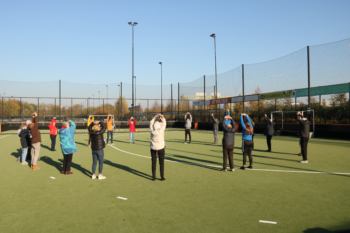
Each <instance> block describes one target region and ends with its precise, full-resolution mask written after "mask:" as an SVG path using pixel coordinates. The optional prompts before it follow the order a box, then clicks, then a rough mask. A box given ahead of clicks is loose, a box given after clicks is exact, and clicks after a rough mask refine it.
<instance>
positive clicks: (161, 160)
mask: <svg viewBox="0 0 350 233" xmlns="http://www.w3.org/2000/svg"><path fill="white" fill-rule="evenodd" d="M164 156H165V149H164V148H163V149H161V150H158V160H159V167H160V177H161V180H165V178H164Z"/></svg>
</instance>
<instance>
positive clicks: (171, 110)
mask: <svg viewBox="0 0 350 233" xmlns="http://www.w3.org/2000/svg"><path fill="white" fill-rule="evenodd" d="M170 111H171V119H173V117H174V116H173V84H171V110H170Z"/></svg>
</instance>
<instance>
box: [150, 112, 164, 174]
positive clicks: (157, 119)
mask: <svg viewBox="0 0 350 233" xmlns="http://www.w3.org/2000/svg"><path fill="white" fill-rule="evenodd" d="M149 128H150V133H151V156H152V176H153V181H155V180H156V167H157V154H158V160H159V166H160V176H161V179H160V180H161V181H163V180H165V178H164V155H165V141H164V131H165V128H166V120H165V118H164V116H163V115H161V114H157V115H155V116H154V117H153V119H152V120H151V122H150V126H149Z"/></svg>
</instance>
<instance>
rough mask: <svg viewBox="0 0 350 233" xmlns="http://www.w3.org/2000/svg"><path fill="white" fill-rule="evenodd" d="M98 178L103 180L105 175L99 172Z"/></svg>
mask: <svg viewBox="0 0 350 233" xmlns="http://www.w3.org/2000/svg"><path fill="white" fill-rule="evenodd" d="M98 179H99V180H104V179H106V177H105V176H103V175H101V174H100V175H98Z"/></svg>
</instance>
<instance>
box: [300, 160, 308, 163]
mask: <svg viewBox="0 0 350 233" xmlns="http://www.w3.org/2000/svg"><path fill="white" fill-rule="evenodd" d="M300 163H309V161H307V160H301V161H300Z"/></svg>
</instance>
